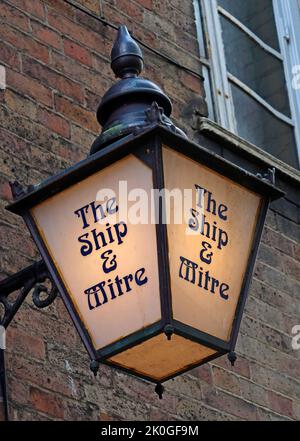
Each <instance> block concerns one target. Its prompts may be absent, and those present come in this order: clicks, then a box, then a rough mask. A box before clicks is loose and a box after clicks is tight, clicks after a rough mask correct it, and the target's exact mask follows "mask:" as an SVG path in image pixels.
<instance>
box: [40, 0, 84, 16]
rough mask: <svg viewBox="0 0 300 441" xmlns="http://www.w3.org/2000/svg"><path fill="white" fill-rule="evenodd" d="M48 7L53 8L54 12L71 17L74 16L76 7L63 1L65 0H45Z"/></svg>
mask: <svg viewBox="0 0 300 441" xmlns="http://www.w3.org/2000/svg"><path fill="white" fill-rule="evenodd" d="M45 3H47V8H48V9H53V10H54V11H56V12H59V13H60V14H62V15H64V16H66V17H68V18H70V19H72V18H74V17H75V13H76V9H75V8H74V7H73V6H71V5H69V4H68V3H66V2H65V0H45Z"/></svg>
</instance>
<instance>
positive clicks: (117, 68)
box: [111, 25, 144, 78]
mask: <svg viewBox="0 0 300 441" xmlns="http://www.w3.org/2000/svg"><path fill="white" fill-rule="evenodd" d="M143 66H144V61H143V53H142V51H141V49H140V47H139V45H138V44H137V42H136V41H135V40H134V39H133V38H132V37H131V35H130V33H129V32H128V29H127V27H126V26H125V25H121V26H120V27H119V30H118V35H117V39H116V41H115V44H114V46H113V48H112V51H111V67H112V70H113V71H114V73H115V75H116V76H117V77H119V78H128V77H135V76H137V75H139V74H140V73H141V71H142V69H143Z"/></svg>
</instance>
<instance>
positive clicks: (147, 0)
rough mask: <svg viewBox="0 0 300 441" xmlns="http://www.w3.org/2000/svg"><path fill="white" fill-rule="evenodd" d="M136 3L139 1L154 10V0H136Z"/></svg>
mask: <svg viewBox="0 0 300 441" xmlns="http://www.w3.org/2000/svg"><path fill="white" fill-rule="evenodd" d="M135 2H136V3H139V4H140V5H141V6H143V7H144V8H147V9H149V10H150V11H152V9H153V0H135Z"/></svg>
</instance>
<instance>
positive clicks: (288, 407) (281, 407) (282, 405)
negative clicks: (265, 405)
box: [268, 391, 293, 418]
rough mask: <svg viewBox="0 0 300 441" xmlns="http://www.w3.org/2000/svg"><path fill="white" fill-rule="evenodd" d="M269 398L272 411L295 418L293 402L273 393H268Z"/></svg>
mask: <svg viewBox="0 0 300 441" xmlns="http://www.w3.org/2000/svg"><path fill="white" fill-rule="evenodd" d="M268 398H269V403H270V409H272V410H274V411H275V412H277V413H279V414H280V415H286V416H288V417H290V418H292V417H293V401H292V400H290V399H289V398H286V397H284V396H282V395H279V394H277V393H276V392H273V391H268Z"/></svg>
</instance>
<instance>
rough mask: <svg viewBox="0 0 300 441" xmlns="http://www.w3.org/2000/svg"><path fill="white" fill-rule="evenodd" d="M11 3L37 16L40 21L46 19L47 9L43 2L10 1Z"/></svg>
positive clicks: (36, 0) (39, 0) (29, 0)
mask: <svg viewBox="0 0 300 441" xmlns="http://www.w3.org/2000/svg"><path fill="white" fill-rule="evenodd" d="M10 3H12V4H14V5H15V6H17V7H18V8H20V9H22V10H23V11H26V12H28V14H30V15H35V16H36V17H38V18H40V19H44V18H45V7H44V4H43V2H42V1H41V0H34V1H33V0H10Z"/></svg>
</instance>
